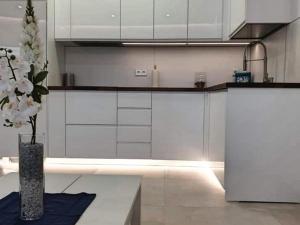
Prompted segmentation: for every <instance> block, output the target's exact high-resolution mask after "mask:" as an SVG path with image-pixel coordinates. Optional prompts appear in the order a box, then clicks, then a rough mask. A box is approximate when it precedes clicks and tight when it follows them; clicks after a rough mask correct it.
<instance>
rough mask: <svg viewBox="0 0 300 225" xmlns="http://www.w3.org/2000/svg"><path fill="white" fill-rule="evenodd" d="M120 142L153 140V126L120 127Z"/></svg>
mask: <svg viewBox="0 0 300 225" xmlns="http://www.w3.org/2000/svg"><path fill="white" fill-rule="evenodd" d="M118 142H151V127H130V126H119V127H118Z"/></svg>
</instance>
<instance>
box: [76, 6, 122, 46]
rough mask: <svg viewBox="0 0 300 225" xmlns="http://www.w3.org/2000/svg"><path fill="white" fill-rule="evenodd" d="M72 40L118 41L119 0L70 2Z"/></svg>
mask: <svg viewBox="0 0 300 225" xmlns="http://www.w3.org/2000/svg"><path fill="white" fill-rule="evenodd" d="M71 1H72V2H71V37H72V38H73V39H104V40H106V39H107V40H111V39H120V0H84V1H83V0H71Z"/></svg>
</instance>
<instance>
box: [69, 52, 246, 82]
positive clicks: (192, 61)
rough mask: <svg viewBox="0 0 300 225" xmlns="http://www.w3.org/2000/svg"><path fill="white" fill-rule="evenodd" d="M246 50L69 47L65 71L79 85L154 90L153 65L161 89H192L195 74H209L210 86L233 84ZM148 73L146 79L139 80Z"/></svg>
mask: <svg viewBox="0 0 300 225" xmlns="http://www.w3.org/2000/svg"><path fill="white" fill-rule="evenodd" d="M242 54H243V47H66V48H65V62H66V63H65V65H66V68H65V69H66V71H67V72H71V73H75V75H76V84H77V85H112V86H151V71H152V69H153V66H154V65H157V66H158V70H159V71H160V83H161V86H165V87H166V86H167V87H174V86H179V87H193V86H194V80H195V73H196V72H205V73H206V74H207V82H208V85H213V84H218V83H222V82H225V81H232V74H233V71H234V70H236V69H241V67H242ZM136 69H146V70H147V72H148V76H147V77H136V76H135V70H136Z"/></svg>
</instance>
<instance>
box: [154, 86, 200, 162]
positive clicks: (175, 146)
mask: <svg viewBox="0 0 300 225" xmlns="http://www.w3.org/2000/svg"><path fill="white" fill-rule="evenodd" d="M203 117H204V94H199V93H162V92H158V93H153V94H152V158H153V159H163V160H192V161H198V160H201V158H202V154H203V125H204V124H203V123H204V120H203Z"/></svg>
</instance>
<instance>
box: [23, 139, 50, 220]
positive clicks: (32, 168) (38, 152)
mask: <svg viewBox="0 0 300 225" xmlns="http://www.w3.org/2000/svg"><path fill="white" fill-rule="evenodd" d="M19 178H20V218H21V219H22V220H38V219H40V218H41V217H42V216H43V214H44V186H45V185H44V146H43V144H42V143H36V144H31V143H30V142H22V141H20V143H19Z"/></svg>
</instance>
